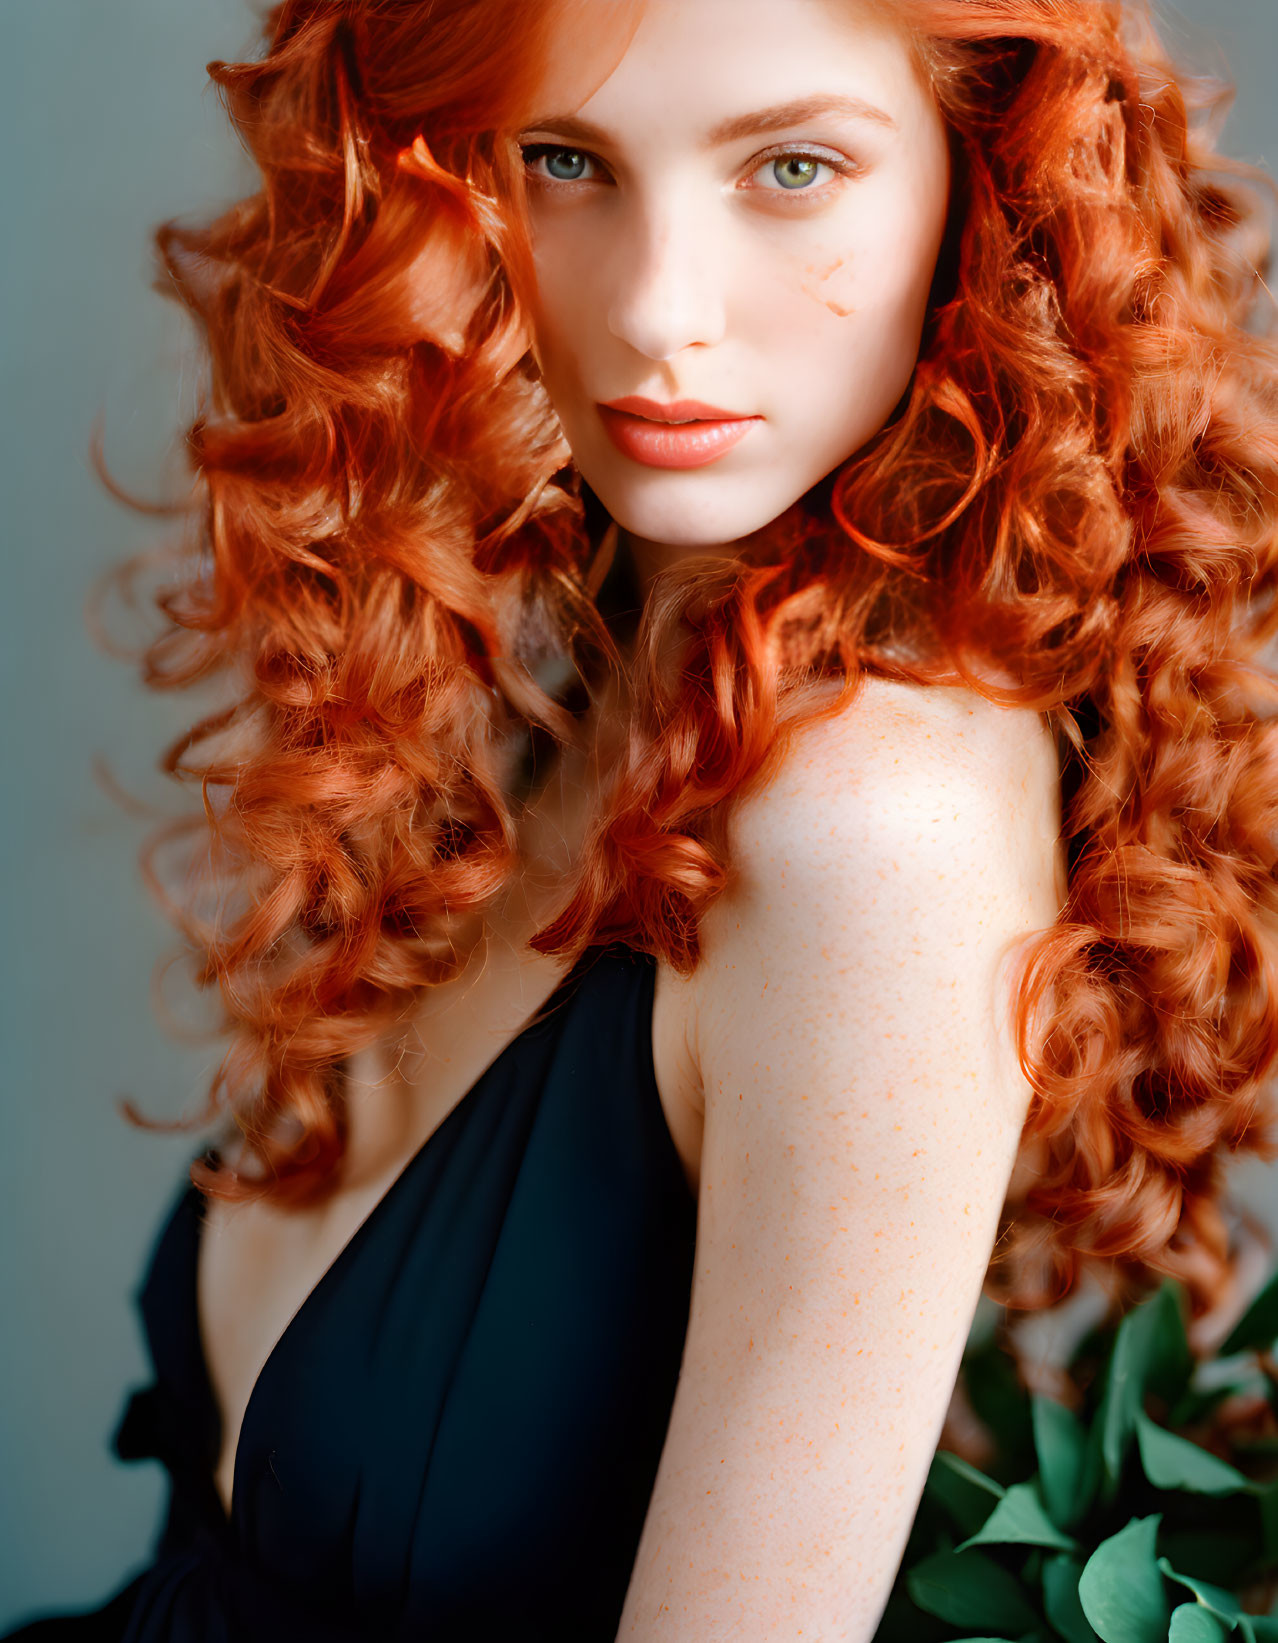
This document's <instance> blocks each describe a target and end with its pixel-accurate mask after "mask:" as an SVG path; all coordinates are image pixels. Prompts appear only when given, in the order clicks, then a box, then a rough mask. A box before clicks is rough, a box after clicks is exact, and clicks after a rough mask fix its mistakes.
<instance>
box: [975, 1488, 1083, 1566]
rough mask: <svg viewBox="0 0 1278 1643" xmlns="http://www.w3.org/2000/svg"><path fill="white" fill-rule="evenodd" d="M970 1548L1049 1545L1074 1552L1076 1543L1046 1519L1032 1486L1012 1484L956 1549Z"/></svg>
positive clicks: (1058, 1549)
mask: <svg viewBox="0 0 1278 1643" xmlns="http://www.w3.org/2000/svg"><path fill="white" fill-rule="evenodd" d="M969 1546H1052V1547H1055V1549H1056V1550H1057V1551H1061V1552H1073V1551H1077V1549H1078V1542H1077V1541H1076V1540H1071V1538H1070V1537H1069V1535H1065V1534H1062V1533H1061V1531H1060V1530H1059V1529H1058V1528H1057V1527H1056V1525H1055V1524H1054V1523H1053V1522H1052V1520H1051V1518H1049V1517H1048V1515H1047V1513H1046V1512H1045V1511H1044V1510H1043V1507H1042V1504H1041V1502H1040V1501H1039V1498H1038V1493H1037V1491H1036V1490H1035V1488H1034V1485H1033V1484H1032V1483H1014V1484H1013V1485H1012V1487H1011V1488H1010V1489H1009V1490H1008V1491H1007V1493H1006V1494H1005V1495H1004V1496H1003V1498H1002V1500H1000V1501H999V1503H998V1505H997V1506H996V1507H995V1508H994V1510H993V1511H992V1512H991V1513H990V1515H989V1517H988V1518H986V1520H985V1522H984V1523H983V1524H982V1525H981V1527H980V1528H979V1529H978V1530H977V1531H976V1533H975V1534H974V1535H971V1536H970V1537H969V1538H968V1539H967V1540H965V1541H964V1542H963V1544H962V1545H961V1546H958V1547H956V1548H955V1550H956V1551H960V1552H962V1551H966V1549H967V1548H968V1547H969Z"/></svg>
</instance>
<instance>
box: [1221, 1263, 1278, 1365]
mask: <svg viewBox="0 0 1278 1643" xmlns="http://www.w3.org/2000/svg"><path fill="white" fill-rule="evenodd" d="M1275 1341H1278V1272H1276V1273H1275V1274H1274V1275H1273V1277H1272V1278H1271V1279H1270V1280H1269V1282H1268V1283H1267V1284H1266V1285H1265V1287H1264V1288H1263V1289H1262V1290H1261V1292H1260V1294H1259V1295H1257V1297H1256V1299H1255V1300H1254V1301H1253V1302H1252V1303H1251V1305H1250V1306H1249V1307H1248V1308H1247V1310H1246V1312H1244V1313H1243V1315H1242V1317H1241V1318H1239V1320H1238V1322H1237V1323H1236V1324H1235V1325H1234V1327H1233V1328H1232V1329H1231V1330H1230V1332H1229V1334H1228V1335H1227V1336H1226V1338H1225V1340H1224V1341H1223V1342H1222V1343H1221V1345H1220V1348H1219V1351H1218V1352H1217V1356H1218V1357H1221V1358H1228V1357H1229V1356H1230V1355H1231V1353H1234V1352H1249V1351H1253V1350H1257V1351H1261V1352H1263V1351H1264V1350H1265V1348H1266V1347H1268V1346H1272V1345H1273V1343H1274V1342H1275Z"/></svg>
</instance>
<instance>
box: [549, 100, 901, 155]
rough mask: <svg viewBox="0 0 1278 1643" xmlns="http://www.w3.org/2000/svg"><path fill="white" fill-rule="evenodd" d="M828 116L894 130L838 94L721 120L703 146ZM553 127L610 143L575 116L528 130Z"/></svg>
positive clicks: (883, 115)
mask: <svg viewBox="0 0 1278 1643" xmlns="http://www.w3.org/2000/svg"><path fill="white" fill-rule="evenodd" d="M829 114H840V115H843V116H845V117H849V118H851V119H854V120H869V121H871V122H872V123H873V124H874V125H881V126H885V127H886V128H887V129H888V130H890V131H895V130H896V129H897V124H896V121H895V120H894V119H893V118H892V116H891V115H890V114H889V113H887V111H886V110H885V109H881V108H878V107H876V106H875V105H874V104H873V103H867V102H865V101H864V100H863V99H862V98H860V97H845V96H843V95H841V94H838V95H832V96H828V97H799V98H796V99H795V100H794V101H793V102H790V103H776V104H774V105H773V106H772V107H771V108H759V109H755V110H753V111H752V112H751V113H749V114H734V115H733V116H732V118H731V119H728V120H721V121H720V122H719V124H718V125H716V126H712V127H711V129H710V130H709V131H708V132H707V133H706V138H705V142H706V146H707V147H708V148H720V147H722V146H723V145H724V144H725V143H735V142H739V141H740V139H741V138H743V137H757V136H759V135H761V134H762V133H764V132H768V131H785V130H786V129H787V128H788V127H790V126H796V125H803V124H804V123H805V121H808V120H817V119H821V118H822V117H824V116H826V115H829ZM552 127H553V128H554V130H555V131H557V132H558V133H559V134H560V135H561V136H565V137H572V138H575V139H577V140H579V141H580V142H583V143H602V144H607V143H608V142H610V141H611V140H612V139H611V136H610V134H609V133H608V132H607V131H605V130H604V129H603V127H602V126H597V125H593V124H592V123H591V122H590V121H589V120H582V119H578V117H577V116H576V115H575V114H562V115H555V116H553V117H552V118H551V119H548V120H538V121H536V122H535V123H534V124H533V125H530V126H529V127H528V128H527V129H528V130H530V131H535V130H541V129H547V130H549V129H550V128H552Z"/></svg>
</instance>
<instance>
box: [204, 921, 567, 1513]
mask: <svg viewBox="0 0 1278 1643" xmlns="http://www.w3.org/2000/svg"><path fill="white" fill-rule="evenodd" d="M593 951H594V954H595V957H596V958H597V957H599V956H600V954H599V952H598V950H597V949H595V950H593ZM591 952H592V949H590V948H587V949H586V950H585V951H584V952H583V953H582V954H581V955H580V956H579V957H578V958H577V960H576V961H575V963H573V964H572V965H571V966H570V967H569V968H568V969H567V970H565V972H564V973H563V975H562V976H561V977H560V978H559V980H558V981H557V982H556V983H555V985H554V986H553V987H552V988H551V990H550V992H549V993H547V995H546V997H545V999H544V1000H543V1001H542V1002H541V1003H540V1004H539V1005H538V1006H537V1008H536V1009H535V1010H534V1011H533V1013H532V1015H531V1016H530V1017H529V1018H528V1020H527V1021H525V1022H524V1024H523V1026H522V1027H520V1028H519V1030H518V1031H517V1032H516V1033H515V1034H514V1035H513V1036H512V1037H511V1038H509V1039H507V1041H506V1042H505V1044H503V1045H502V1047H501V1049H499V1050H498V1051H497V1053H496V1055H494V1056H493V1058H492V1060H491V1061H489V1062H488V1064H487V1065H486V1066H485V1067H484V1068H483V1069H482V1070H481V1071H480V1072H479V1074H478V1075H477V1076H476V1078H475V1079H474V1080H473V1081H472V1083H471V1084H470V1085H469V1086H468V1087H467V1089H466V1091H465V1092H464V1094H462V1095H461V1096H459V1097H458V1099H457V1100H456V1101H455V1102H454V1104H453V1105H452V1106H451V1107H450V1108H449V1110H448V1111H447V1112H446V1113H445V1114H444V1116H443V1118H442V1119H441V1120H440V1121H439V1123H438V1124H436V1126H435V1128H434V1129H433V1130H432V1131H431V1132H430V1134H429V1135H428V1136H427V1137H426V1139H425V1140H424V1141H423V1142H422V1143H421V1145H420V1146H419V1147H417V1148H416V1150H415V1151H414V1152H413V1153H411V1154H410V1156H409V1158H408V1160H407V1161H406V1162H405V1164H404V1166H403V1168H402V1169H400V1170H399V1171H398V1172H397V1174H396V1175H395V1178H394V1180H393V1181H391V1183H390V1185H389V1186H388V1187H387V1188H386V1190H385V1192H383V1193H382V1194H381V1196H380V1197H379V1198H378V1199H377V1200H376V1201H375V1203H374V1204H373V1205H372V1207H371V1208H370V1210H369V1211H368V1214H367V1215H365V1216H364V1217H363V1219H362V1220H361V1221H360V1222H359V1224H358V1226H356V1228H355V1230H354V1231H353V1232H352V1233H351V1235H350V1237H349V1238H348V1239H347V1240H346V1242H345V1243H344V1244H343V1245H342V1247H341V1248H340V1249H339V1250H338V1252H337V1254H336V1255H334V1257H333V1259H332V1260H331V1261H330V1262H329V1264H328V1265H327V1266H326V1267H325V1268H324V1270H323V1272H322V1273H321V1274H320V1276H319V1277H318V1278H317V1279H316V1281H315V1283H314V1284H313V1285H312V1286H311V1288H310V1289H309V1290H307V1292H306V1294H305V1295H304V1296H303V1298H302V1300H301V1302H300V1303H299V1305H298V1306H297V1307H296V1309H295V1310H294V1311H293V1313H292V1314H291V1316H290V1317H289V1319H288V1322H287V1323H286V1324H285V1325H284V1327H283V1329H282V1330H281V1331H280V1333H279V1334H278V1336H276V1339H275V1342H274V1344H273V1345H272V1347H271V1349H270V1351H269V1352H268V1353H267V1354H266V1357H265V1358H264V1359H263V1360H262V1364H261V1367H260V1368H259V1369H258V1372H257V1374H256V1375H255V1376H254V1378H253V1384H252V1386H250V1388H249V1393H248V1397H247V1399H246V1400H245V1403H244V1410H243V1413H242V1414H241V1416H240V1428H239V1431H238V1433H237V1434H236V1439H235V1454H234V1457H233V1458H232V1461H231V1505H230V1511H229V1512H228V1511H227V1509H226V1506H225V1505H224V1504H223V1501H222V1496H221V1492H220V1491H219V1489H218V1487H217V1468H218V1466H219V1464H220V1462H221V1459H222V1444H223V1441H224V1439H225V1436H226V1422H225V1419H224V1417H223V1412H222V1409H221V1406H220V1405H219V1403H218V1401H217V1396H216V1394H215V1392H214V1389H213V1377H212V1375H211V1374H210V1373H209V1364H208V1358H207V1356H206V1354H205V1351H204V1338H203V1335H202V1333H201V1330H200V1307H199V1269H200V1247H201V1244H202V1242H203V1232H204V1218H203V1216H202V1214H201V1200H202V1198H203V1194H202V1193H201V1191H200V1189H199V1187H197V1186H196V1185H195V1183H194V1182H191V1183H190V1184H189V1185H188V1187H187V1192H186V1198H187V1202H188V1205H189V1207H190V1210H191V1221H192V1227H193V1231H192V1236H191V1253H190V1261H191V1282H190V1285H189V1287H188V1294H189V1295H190V1298H191V1319H190V1327H191V1334H192V1338H193V1341H194V1353H195V1359H196V1362H197V1364H198V1366H199V1370H200V1374H201V1377H202V1381H203V1393H204V1397H205V1401H206V1405H207V1408H208V1414H209V1431H210V1438H209V1447H210V1449H211V1450H212V1451H213V1460H212V1470H211V1472H210V1474H209V1478H208V1484H209V1490H210V1492H211V1494H212V1497H213V1502H214V1505H215V1507H216V1510H217V1515H218V1518H219V1520H220V1521H221V1523H222V1525H223V1527H224V1528H225V1529H226V1530H227V1531H230V1530H233V1529H234V1527H235V1523H236V1517H237V1506H238V1502H239V1499H240V1494H241V1489H240V1460H241V1456H242V1455H243V1453H244V1433H245V1430H246V1428H247V1427H248V1424H249V1418H250V1416H251V1415H252V1413H253V1409H254V1406H255V1405H256V1404H257V1403H258V1402H259V1401H260V1399H259V1394H260V1392H261V1388H262V1386H263V1384H264V1383H265V1382H266V1380H267V1379H268V1376H269V1374H270V1370H271V1368H272V1366H273V1364H274V1363H275V1362H276V1361H277V1360H278V1359H279V1357H280V1356H281V1354H282V1352H283V1351H284V1349H285V1345H286V1343H287V1341H288V1340H289V1338H290V1337H291V1336H292V1335H293V1334H295V1333H296V1331H297V1328H298V1327H299V1326H300V1320H301V1319H302V1317H303V1315H304V1314H306V1313H307V1312H309V1311H310V1310H312V1309H313V1308H314V1306H316V1305H318V1304H319V1297H320V1295H321V1293H322V1292H325V1291H327V1290H328V1289H329V1288H331V1287H332V1284H333V1283H335V1282H336V1280H337V1275H338V1272H339V1269H340V1268H343V1267H345V1266H346V1265H348V1264H349V1262H350V1260H351V1259H353V1256H354V1253H355V1252H356V1251H357V1250H358V1248H359V1246H360V1245H361V1244H362V1242H363V1240H364V1238H365V1237H366V1235H367V1234H368V1230H369V1228H370V1227H372V1225H373V1224H374V1222H375V1221H377V1220H378V1219H379V1217H381V1216H383V1215H384V1213H385V1206H386V1205H387V1204H389V1203H390V1202H391V1201H392V1199H393V1197H394V1196H395V1194H396V1191H397V1189H398V1188H399V1187H400V1186H401V1185H402V1183H403V1182H404V1180H405V1179H406V1178H407V1177H408V1176H409V1175H410V1174H413V1173H415V1172H416V1170H417V1168H418V1166H419V1165H420V1164H421V1162H422V1160H423V1159H424V1158H425V1157H426V1155H427V1153H428V1152H429V1151H430V1150H431V1148H432V1147H433V1146H434V1144H435V1141H436V1139H437V1137H439V1136H441V1135H442V1134H443V1133H444V1131H445V1130H447V1129H450V1128H452V1129H455V1128H456V1124H457V1120H458V1115H459V1114H460V1113H461V1112H462V1111H463V1110H467V1111H469V1109H470V1108H471V1106H472V1103H473V1097H474V1096H475V1095H476V1093H477V1092H478V1091H479V1089H480V1087H481V1086H482V1085H484V1084H485V1083H487V1082H488V1080H489V1079H490V1078H491V1077H493V1076H494V1075H495V1073H496V1071H497V1069H498V1068H499V1067H500V1066H501V1065H502V1064H503V1063H504V1062H505V1061H506V1060H507V1058H508V1057H509V1056H510V1054H511V1052H512V1051H513V1050H514V1049H515V1047H516V1045H518V1044H521V1043H523V1041H524V1040H525V1039H526V1038H528V1036H529V1035H530V1034H531V1033H534V1032H536V1031H537V1030H538V1029H540V1028H541V1027H543V1026H545V1025H546V1024H547V1023H548V1022H549V1021H550V1019H551V1014H552V1010H553V1009H555V1008H558V1007H560V1006H562V1005H563V1004H564V1003H565V1002H566V1001H567V994H568V992H569V989H570V986H571V985H572V984H573V983H574V982H575V981H577V980H578V979H579V978H580V975H581V973H582V971H583V967H584V965H585V961H586V959H587V957H588V956H589V955H590V954H591ZM210 1154H211V1155H212V1156H213V1157H218V1153H217V1149H216V1148H206V1149H204V1152H203V1153H202V1156H204V1157H208V1156H209V1155H210Z"/></svg>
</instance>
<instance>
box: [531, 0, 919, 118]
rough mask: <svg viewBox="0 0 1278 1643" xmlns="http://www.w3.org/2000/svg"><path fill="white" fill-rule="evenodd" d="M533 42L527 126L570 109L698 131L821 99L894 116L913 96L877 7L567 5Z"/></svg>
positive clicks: (881, 3)
mask: <svg viewBox="0 0 1278 1643" xmlns="http://www.w3.org/2000/svg"><path fill="white" fill-rule="evenodd" d="M544 44H545V50H544V55H543V56H542V58H541V62H540V64H539V67H538V72H537V73H536V74H535V76H534V78H533V83H532V86H531V88H530V92H531V95H530V104H529V110H528V117H529V121H530V122H531V123H535V122H537V121H542V120H546V121H549V120H552V119H554V118H555V117H556V116H566V115H569V114H578V113H579V114H581V115H582V116H583V117H586V118H588V119H590V120H592V121H595V122H596V123H598V124H600V125H609V126H612V125H614V124H619V127H620V128H622V129H624V128H625V127H626V126H627V125H630V124H633V123H634V122H636V121H645V122H646V121H657V122H665V123H670V122H678V123H679V124H680V126H681V127H683V126H689V125H693V124H695V125H698V126H700V127H702V128H703V129H704V130H706V131H709V130H711V128H714V127H716V126H718V127H720V128H723V127H724V123H725V122H730V121H731V119H732V116H733V115H734V114H739V113H741V112H742V111H743V110H746V109H748V108H752V107H761V106H764V105H765V104H768V105H772V104H779V103H784V102H787V101H799V100H802V99H804V98H812V97H814V96H822V95H824V96H827V97H837V96H842V97H844V98H847V99H854V100H860V101H861V102H862V103H864V104H865V105H867V106H868V107H873V108H878V109H880V110H882V111H883V112H884V113H886V114H888V115H890V116H892V117H894V118H895V117H896V116H897V115H898V114H901V113H908V110H909V108H910V106H911V104H912V103H913V102H915V101H917V99H918V97H919V95H920V93H921V91H922V89H923V88H922V76H921V74H920V71H919V69H918V67H917V63H916V59H915V54H914V52H913V50H912V49H911V39H910V36H909V34H908V33H907V31H906V29H905V27H904V25H903V24H902V23H901V22H900V21H898V20H897V18H896V17H895V15H894V13H893V10H892V8H891V7H890V6H889V5H888V4H887V3H886V0H566V3H565V4H563V5H561V6H560V7H558V8H557V9H556V11H555V12H554V13H552V15H551V17H550V19H549V21H548V27H547V31H546V34H545V36H544Z"/></svg>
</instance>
